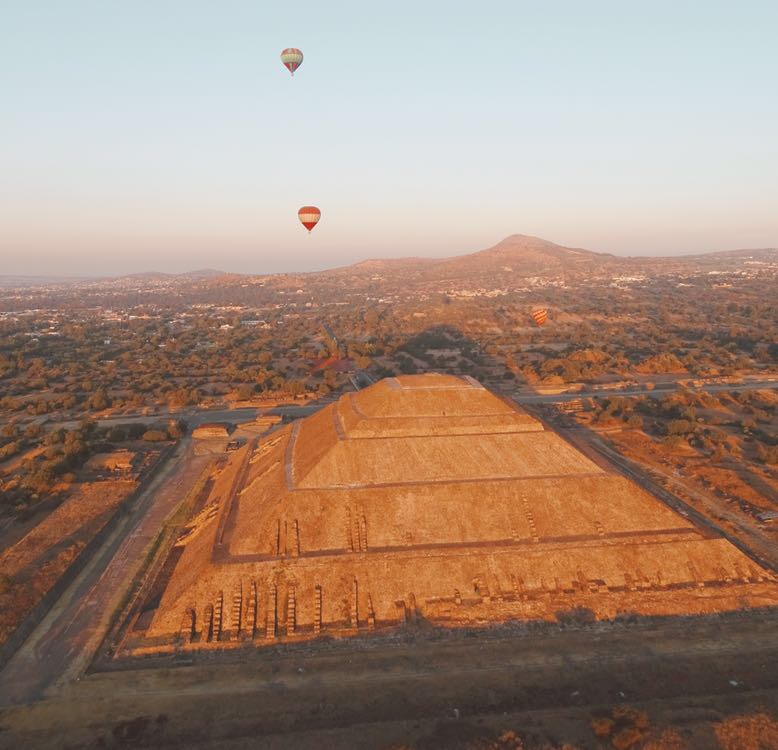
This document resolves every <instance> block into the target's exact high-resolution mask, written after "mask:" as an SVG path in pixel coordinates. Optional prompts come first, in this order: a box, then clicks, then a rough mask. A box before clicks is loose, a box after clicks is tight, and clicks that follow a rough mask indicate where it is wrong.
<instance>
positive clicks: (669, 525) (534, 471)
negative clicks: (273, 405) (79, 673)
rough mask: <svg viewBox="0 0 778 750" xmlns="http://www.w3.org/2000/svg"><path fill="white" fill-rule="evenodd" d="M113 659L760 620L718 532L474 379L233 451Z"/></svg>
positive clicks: (757, 597)
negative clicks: (455, 633) (534, 625)
mask: <svg viewBox="0 0 778 750" xmlns="http://www.w3.org/2000/svg"><path fill="white" fill-rule="evenodd" d="M164 568H165V570H166V571H167V572H166V573H165V580H164V581H163V580H158V582H157V586H155V587H154V588H155V590H156V591H159V590H160V589H161V587H162V585H163V584H164V590H163V591H162V593H161V596H159V595H157V596H156V597H155V601H154V603H153V605H152V604H149V605H147V606H146V607H145V608H144V612H143V613H142V616H139V617H138V619H137V621H136V622H135V623H134V625H133V626H132V627H130V628H129V629H128V631H127V633H128V635H127V636H126V637H125V639H124V642H123V645H122V649H121V650H122V652H123V653H138V652H147V651H154V650H162V651H165V650H169V649H174V648H175V649H179V648H183V649H199V648H214V647H228V646H229V645H230V644H233V645H237V644H241V643H245V642H247V641H251V642H253V643H255V644H256V645H258V646H261V645H263V644H268V643H273V642H278V641H295V640H308V639H315V638H317V637H320V636H322V635H329V636H336V637H340V636H348V635H353V634H357V633H362V634H367V633H370V632H373V631H380V630H386V629H393V628H394V629H396V628H402V627H408V626H412V625H413V624H414V623H419V622H421V621H425V622H428V623H431V624H434V625H438V626H442V627H462V626H468V627H472V626H490V625H494V624H500V623H505V622H508V621H513V620H519V621H521V620H554V619H556V618H559V617H561V616H563V615H564V613H569V612H581V611H587V612H588V613H589V614H590V616H591V617H593V618H596V619H610V618H614V617H616V616H618V615H619V614H622V613H635V614H644V615H652V614H654V615H686V614H697V613H710V612H720V611H729V610H734V609H738V608H741V607H756V606H770V605H775V604H777V603H778V582H776V580H775V577H774V576H773V575H772V574H771V573H770V572H769V571H767V570H766V569H764V568H762V567H760V566H759V565H758V564H757V563H755V562H754V561H753V560H752V559H751V558H749V557H748V556H746V555H745V554H744V553H742V552H741V551H740V550H738V549H737V548H736V547H735V546H734V545H732V544H731V543H730V542H729V541H727V540H726V539H725V538H723V537H719V536H715V535H714V534H713V533H712V532H710V531H709V530H707V529H706V530H702V529H699V528H698V527H696V526H695V525H694V524H692V523H691V522H690V521H689V520H688V519H686V518H684V517H683V516H681V515H679V514H678V513H676V512H675V511H674V510H672V509H671V508H669V507H668V506H666V505H664V504H663V503H662V502H660V501H659V500H658V499H657V498H655V497H654V496H653V495H651V494H649V493H647V492H646V491H644V490H643V489H641V488H640V487H639V486H638V485H637V484H635V483H633V482H631V481H630V480H628V479H626V478H624V477H622V476H621V475H618V474H615V473H609V472H608V471H606V470H604V469H603V468H601V467H600V466H598V465H596V464H595V463H593V462H592V461H590V460H589V459H588V458H587V457H586V456H584V455H583V454H582V453H580V452H579V451H578V450H577V449H575V448H574V447H572V446H571V445H570V444H569V443H567V442H566V441H565V440H564V439H562V438H561V437H560V436H559V435H557V434H556V433H554V432H552V431H549V430H547V429H545V428H544V426H543V425H542V424H541V423H540V422H539V421H538V420H536V419H534V418H533V417H532V416H530V415H529V414H527V413H526V412H524V411H522V410H520V409H519V408H518V407H517V406H516V405H515V404H513V403H512V402H509V401H507V400H505V399H503V398H501V397H499V396H497V395H495V394H493V393H491V392H490V391H488V390H486V389H485V388H484V387H483V386H481V385H480V384H479V383H478V382H476V381H475V380H472V379H470V378H464V379H463V378H457V377H453V376H447V375H437V374H430V375H413V376H400V377H394V378H387V379H385V380H382V381H380V382H379V383H377V384H375V385H373V386H371V387H369V388H366V389H364V390H362V391H359V392H355V393H348V394H346V395H344V396H342V397H341V398H340V399H339V400H338V401H337V402H336V403H333V404H331V405H329V406H326V407H324V408H322V409H321V410H320V411H319V412H317V413H316V414H314V415H312V416H310V417H307V418H305V419H301V420H298V421H296V422H294V423H292V424H290V425H287V426H285V427H283V428H281V429H278V430H277V431H275V432H272V433H270V434H269V435H266V436H264V437H263V438H262V439H260V440H258V441H254V442H251V443H249V444H247V445H246V446H245V447H243V448H242V449H241V450H239V451H237V452H235V453H234V454H232V455H231V456H230V459H229V461H228V463H227V464H226V466H225V467H224V469H222V470H221V471H220V472H219V473H218V474H217V475H216V476H215V478H214V481H213V484H212V487H211V490H210V495H209V497H208V500H207V502H206V504H205V506H204V507H203V508H202V509H201V510H200V511H199V512H198V513H197V514H196V516H195V517H194V518H193V519H192V520H191V522H190V524H189V526H188V527H187V530H186V532H185V533H184V534H183V535H182V537H181V538H180V539H179V540H178V542H177V544H176V546H175V547H174V548H173V552H172V553H171V555H170V557H169V558H168V563H167V564H166V565H165V566H164Z"/></svg>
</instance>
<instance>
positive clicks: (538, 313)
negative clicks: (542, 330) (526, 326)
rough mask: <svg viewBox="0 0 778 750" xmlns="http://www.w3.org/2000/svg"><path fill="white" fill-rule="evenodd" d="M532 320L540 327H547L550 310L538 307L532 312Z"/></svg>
mask: <svg viewBox="0 0 778 750" xmlns="http://www.w3.org/2000/svg"><path fill="white" fill-rule="evenodd" d="M532 319H533V320H534V321H535V323H537V324H538V325H539V326H542V325H545V324H546V320H547V319H548V310H546V308H545V307H536V308H535V309H534V310H533V311H532Z"/></svg>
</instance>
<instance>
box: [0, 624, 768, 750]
mask: <svg viewBox="0 0 778 750" xmlns="http://www.w3.org/2000/svg"><path fill="white" fill-rule="evenodd" d="M776 617H778V613H775V612H773V613H772V614H770V613H767V612H761V613H758V612H754V613H749V614H748V615H740V616H729V617H723V618H689V619H672V618H668V619H667V620H664V621H660V622H652V621H646V622H640V623H636V624H634V625H629V626H616V625H601V626H593V627H590V628H584V629H568V630H565V629H555V628H547V629H546V630H544V631H537V630H535V631H533V630H531V629H526V630H523V631H517V632H515V633H513V634H510V633H509V634H507V635H504V634H503V635H500V634H498V633H495V632H491V633H489V632H485V633H479V634H477V635H476V636H475V637H472V638H471V637H468V636H466V635H463V634H458V635H451V636H446V637H444V638H443V640H442V641H438V640H435V638H434V635H433V637H430V634H428V633H425V632H421V631H418V632H415V633H408V634H407V635H406V636H402V637H400V638H399V639H394V640H393V641H391V640H388V639H384V640H382V641H378V642H376V641H373V642H370V643H367V642H364V641H363V642H360V641H355V642H341V643H336V644H334V645H332V646H331V647H330V649H329V651H328V652H327V651H325V652H321V651H318V652H317V651H316V650H314V649H311V648H298V649H287V650H286V651H283V650H272V649H271V650H265V651H261V650H257V649H253V648H247V649H246V650H245V651H244V652H243V653H242V654H234V653H233V654H228V655H224V656H217V655H214V654H211V655H210V656H206V657H203V658H202V659H199V660H197V661H196V663H195V664H192V665H188V666H180V667H178V668H176V667H174V666H173V665H174V664H175V660H169V661H168V662H167V664H168V665H169V666H158V667H157V668H135V669H130V670H120V671H114V672H103V673H91V674H89V675H88V676H86V677H84V678H82V680H81V681H80V682H78V683H73V684H71V685H69V686H68V687H67V688H66V689H64V690H63V691H61V693H60V694H59V695H58V696H57V697H56V698H54V699H52V700H48V701H45V702H43V703H40V704H37V705H35V706H31V707H25V708H19V709H14V710H11V711H6V712H5V713H4V714H3V715H2V716H0V726H4V727H5V728H6V731H7V733H8V734H6V735H5V736H6V737H8V738H10V739H13V740H15V741H17V742H18V743H20V744H19V746H22V745H26V746H35V747H40V748H46V747H61V746H62V742H63V738H67V741H68V743H69V744H70V745H71V746H78V747H93V746H94V747H125V746H127V745H138V746H143V747H181V746H186V747H203V748H205V747H208V748H212V747H220V746H224V747H295V748H301V747H317V748H320V747H348V748H379V747H381V748H383V747H386V746H387V745H389V743H390V742H391V741H392V740H394V741H401V740H402V741H407V739H408V738H409V737H412V736H417V735H418V733H419V732H421V733H422V734H423V733H424V732H427V733H429V732H430V731H437V730H436V727H437V728H439V727H440V725H441V724H443V725H446V726H447V727H448V728H449V729H450V730H451V731H452V732H454V733H455V736H462V732H465V731H466V730H467V731H470V730H472V729H473V727H477V726H478V725H479V724H481V723H483V724H484V726H489V725H490V724H493V725H494V726H495V727H496V729H497V730H499V729H500V728H501V726H502V727H504V726H505V723H504V722H505V721H506V720H507V719H506V718H505V717H507V716H509V715H513V714H522V715H523V716H524V717H525V718H526V717H528V716H530V717H531V716H532V714H533V713H537V712H544V711H551V712H554V711H556V712H557V713H558V712H562V713H564V712H569V711H571V710H575V711H578V712H579V714H580V717H581V718H582V721H580V722H579V725H578V727H577V729H576V730H575V731H576V732H578V733H579V734H580V737H583V736H585V735H586V733H589V734H588V736H589V739H590V741H591V733H590V732H589V729H588V717H589V716H590V715H591V711H592V710H594V709H595V708H596V707H598V706H603V705H604V706H608V705H611V706H612V705H615V704H619V703H625V702H629V703H640V702H645V701H660V703H667V702H668V701H670V702H674V706H675V708H674V710H676V711H677V710H678V709H679V707H680V708H681V709H683V710H685V711H688V712H692V713H693V712H695V711H697V712H699V710H700V708H701V707H702V706H704V705H706V702H708V703H710V702H711V701H713V703H715V704H716V706H717V708H716V711H726V710H732V708H733V707H735V706H739V707H743V706H756V705H758V706H767V707H768V708H769V707H772V708H773V709H774V708H775V707H776V697H777V696H778V692H776V691H778V672H776V670H775V669H773V668H772V666H773V665H774V664H775V663H776V662H777V661H778V627H776V625H777V624H778V621H777V620H776ZM706 710H707V709H706ZM709 716H710V713H709V714H708V717H709ZM449 725H450V726H449ZM549 727H550V728H551V729H550V730H549V731H553V727H554V722H553V721H550V722H549ZM446 731H448V730H446ZM456 733H459V735H457V734H456ZM2 736H3V735H2V734H0V737H2ZM580 737H577V736H574V735H568V736H567V737H566V738H567V739H574V740H576V741H577V740H579V739H580ZM327 738H331V741H328V739H327ZM335 738H337V741H335ZM317 742H318V744H317ZM221 743H224V744H223V745H222V744H221ZM587 746H588V747H591V746H592V745H591V744H588V745H587ZM436 747H441V748H444V747H445V748H450V747H452V744H451V742H450V740H449V741H448V742H446V740H445V738H444V739H443V741H442V743H441V744H440V745H436Z"/></svg>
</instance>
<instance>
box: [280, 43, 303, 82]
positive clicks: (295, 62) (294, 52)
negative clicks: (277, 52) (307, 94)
mask: <svg viewBox="0 0 778 750" xmlns="http://www.w3.org/2000/svg"><path fill="white" fill-rule="evenodd" d="M281 62H282V63H283V64H284V66H285V67H286V69H287V70H288V71H289V72H290V73H291V74H292V75H294V72H295V70H297V68H299V67H300V66H301V65H302V64H303V53H302V52H300V50H299V49H297V48H296V47H287V49H285V50H284V51H283V52H282V53H281Z"/></svg>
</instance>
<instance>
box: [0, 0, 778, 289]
mask: <svg viewBox="0 0 778 750" xmlns="http://www.w3.org/2000/svg"><path fill="white" fill-rule="evenodd" d="M777 33H778V2H775V0H765V1H764V2H756V1H751V2H749V1H748V0H745V1H741V2H734V1H732V0H728V1H727V2H715V1H711V0H699V1H691V0H687V1H685V2H684V0H674V2H664V1H661V0H652V2H643V1H642V0H640V1H639V2H638V1H632V0H617V1H614V2H604V1H598V0H590V1H589V2H583V0H578V1H575V2H569V1H568V2H563V1H561V0H560V1H557V2H552V1H549V2H538V0H533V2H525V1H518V0H514V1H513V2H486V1H485V2H456V1H453V0H452V1H451V2H422V1H421V0H417V1H416V2H412V1H405V0H393V1H392V2H381V3H377V2H365V1H363V2H340V1H338V0H332V1H331V2H321V0H319V1H318V2H305V1H297V2H272V3H270V2H264V1H263V2H260V1H258V0H253V1H249V0H220V2H214V1H213V0H210V1H209V2H204V1H202V0H133V2H127V1H126V0H92V1H89V2H88V1H87V0H58V1H57V2H55V1H54V0H49V1H48V2H45V1H43V0H0V134H1V135H2V138H1V139H0V258H1V260H0V273H74V274H80V273H85V272H92V273H123V272H130V271H140V270H146V269H152V268H154V269H158V270H164V271H183V270H188V269H193V268H198V267H205V266H211V267H217V268H223V269H226V270H234V271H247V272H257V273H262V272H275V271H282V270H296V269H300V270H307V269H315V268H323V267H328V266H332V265H338V264H343V263H347V262H351V261H354V260H359V259H363V258H365V257H379V256H380V257H387V256H399V255H403V256H404V255H449V254H458V253H462V252H468V251H472V250H477V249H481V248H484V247H487V246H489V245H491V244H494V243H495V242H497V241H498V240H499V239H501V238H502V237H504V236H506V235H508V234H511V233H516V232H518V233H524V234H534V235H538V236H542V237H545V238H547V239H550V240H553V241H556V242H559V243H561V244H568V245H573V246H583V247H588V248H591V249H594V250H603V251H608V252H616V253H621V254H645V253H662V254H665V253H668V254H669V253H679V252H697V251H705V250H715V249H730V248H737V247H764V246H776V245H778V136H777V135H776V133H778V93H777V92H778V44H776V34H777ZM287 46H295V47H300V48H301V49H302V50H303V52H304V54H305V62H304V63H303V65H302V67H301V68H300V70H299V71H298V73H297V74H296V75H295V77H294V78H291V77H290V76H289V74H288V73H287V71H286V70H285V69H284V68H283V67H282V66H281V63H280V61H279V59H278V56H279V53H280V51H281V50H282V49H283V48H284V47H287ZM304 204H314V205H318V206H319V207H320V208H321V209H322V213H323V218H322V221H321V223H320V225H319V226H318V227H317V228H316V229H315V230H314V232H313V234H312V235H311V236H310V237H308V236H307V233H306V232H305V230H304V229H303V228H302V227H301V226H300V225H299V224H298V223H297V217H296V212H297V209H298V208H299V207H300V206H302V205H304Z"/></svg>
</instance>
